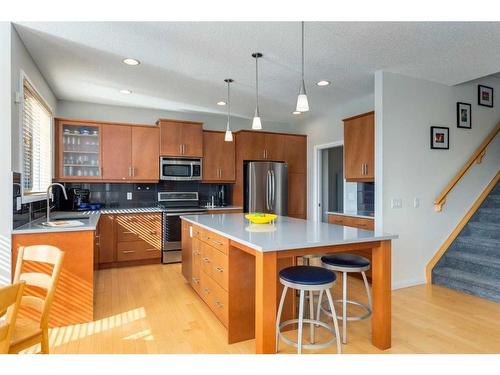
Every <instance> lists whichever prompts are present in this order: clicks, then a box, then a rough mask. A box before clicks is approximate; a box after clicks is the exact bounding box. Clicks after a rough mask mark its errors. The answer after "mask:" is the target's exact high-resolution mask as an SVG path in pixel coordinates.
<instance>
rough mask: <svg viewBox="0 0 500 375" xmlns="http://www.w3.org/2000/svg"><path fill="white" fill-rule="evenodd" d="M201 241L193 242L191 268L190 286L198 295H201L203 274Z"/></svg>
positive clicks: (195, 240) (194, 239)
mask: <svg viewBox="0 0 500 375" xmlns="http://www.w3.org/2000/svg"><path fill="white" fill-rule="evenodd" d="M199 245H200V241H199V240H198V239H196V238H193V242H192V245H191V246H192V252H193V253H192V258H191V261H192V267H191V281H190V284H191V286H192V287H193V289H194V290H195V291H196V293H198V294H200V295H201V286H200V273H201V251H200V246H199Z"/></svg>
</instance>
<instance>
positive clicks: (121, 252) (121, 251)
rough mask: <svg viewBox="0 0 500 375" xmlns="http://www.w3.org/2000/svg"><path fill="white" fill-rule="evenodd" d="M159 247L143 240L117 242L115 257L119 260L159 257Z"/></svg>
mask: <svg viewBox="0 0 500 375" xmlns="http://www.w3.org/2000/svg"><path fill="white" fill-rule="evenodd" d="M160 255H161V254H160V249H158V248H156V247H153V246H150V245H149V244H148V243H146V242H144V241H130V242H119V243H118V244H117V246H116V259H117V260H118V261H119V262H122V261H127V260H141V259H154V258H158V259H159V258H160Z"/></svg>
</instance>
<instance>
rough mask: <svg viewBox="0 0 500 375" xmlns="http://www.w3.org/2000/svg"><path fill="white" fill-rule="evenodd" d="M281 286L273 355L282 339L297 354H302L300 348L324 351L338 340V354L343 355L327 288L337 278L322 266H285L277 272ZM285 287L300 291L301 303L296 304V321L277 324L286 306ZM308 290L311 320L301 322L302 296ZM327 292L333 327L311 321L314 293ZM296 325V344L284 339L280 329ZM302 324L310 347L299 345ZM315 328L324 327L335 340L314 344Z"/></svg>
mask: <svg viewBox="0 0 500 375" xmlns="http://www.w3.org/2000/svg"><path fill="white" fill-rule="evenodd" d="M279 276H280V283H281V284H283V286H284V288H283V293H282V294H281V300H280V304H279V307H278V315H277V317H276V352H278V351H279V339H280V338H281V339H282V340H283V341H285V342H286V343H287V344H289V345H291V346H294V347H296V348H297V353H298V354H301V353H302V348H304V349H323V348H326V347H328V346H330V345H331V344H332V343H333V342H334V341H337V353H339V354H340V353H341V352H342V348H341V344H340V334H339V326H338V322H337V315H336V314H335V306H334V304H333V299H332V295H331V293H330V288H332V287H333V284H334V283H335V280H336V279H337V276H336V275H335V274H334V273H333V272H332V271H329V270H327V269H326V268H323V267H314V266H294V267H288V268H285V269H283V270H281V271H280V273H279ZM288 288H292V289H295V290H299V291H300V300H299V301H300V302H299V316H298V319H290V320H286V321H284V322H283V323H281V324H280V319H281V313H282V311H283V305H284V303H285V297H286V293H287V291H288ZM307 291H309V301H310V304H309V306H310V319H304V296H305V293H306V292H307ZM315 291H316V292H321V293H323V292H326V295H327V297H328V303H329V306H330V311H332V318H333V328H332V327H331V326H329V325H328V324H326V323H324V322H322V321H320V320H316V319H313V314H314V307H313V303H312V301H313V292H315ZM296 323H298V326H299V327H298V333H297V342H295V341H292V340H290V339H288V338H286V337H285V336H284V335H283V334H282V333H281V330H282V329H283V328H284V327H286V326H289V325H291V324H296ZM304 323H309V325H310V335H311V336H310V338H311V344H302V328H303V324H304ZM315 326H321V327H323V328H326V329H327V330H328V331H329V332H331V333H332V334H333V335H334V337H333V338H332V339H330V340H328V341H327V342H325V343H322V344H316V343H315V342H314V341H315V338H314V329H315Z"/></svg>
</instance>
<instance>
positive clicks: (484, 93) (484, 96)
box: [477, 85, 493, 108]
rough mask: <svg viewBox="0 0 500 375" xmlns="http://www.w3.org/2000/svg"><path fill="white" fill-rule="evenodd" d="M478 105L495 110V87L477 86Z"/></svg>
mask: <svg viewBox="0 0 500 375" xmlns="http://www.w3.org/2000/svg"><path fill="white" fill-rule="evenodd" d="M477 104H479V105H482V106H484V107H490V108H493V87H488V86H483V85H478V86H477Z"/></svg>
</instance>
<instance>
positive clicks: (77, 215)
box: [12, 211, 101, 234]
mask: <svg viewBox="0 0 500 375" xmlns="http://www.w3.org/2000/svg"><path fill="white" fill-rule="evenodd" d="M100 216H101V214H100V212H99V211H89V212H73V211H69V212H64V211H59V212H52V213H51V214H50V220H51V221H53V220H54V219H58V218H68V219H71V220H78V221H81V222H82V223H83V225H80V226H77V227H46V226H44V225H42V223H43V222H45V221H46V218H45V216H44V217H42V218H40V219H37V220H34V221H32V222H31V223H28V224H25V225H23V226H21V227H19V228H16V229H14V230H13V231H12V234H29V233H56V232H57V233H60V232H80V231H87V230H95V229H96V227H97V223H98V222H99V217H100ZM84 218H86V219H84Z"/></svg>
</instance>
